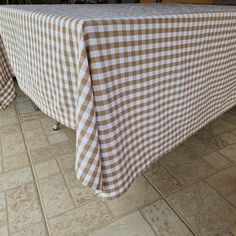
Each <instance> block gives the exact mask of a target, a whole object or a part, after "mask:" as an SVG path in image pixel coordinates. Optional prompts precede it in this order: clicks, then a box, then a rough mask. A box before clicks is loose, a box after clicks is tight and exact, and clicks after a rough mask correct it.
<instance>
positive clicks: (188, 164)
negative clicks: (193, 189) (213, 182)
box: [160, 146, 215, 184]
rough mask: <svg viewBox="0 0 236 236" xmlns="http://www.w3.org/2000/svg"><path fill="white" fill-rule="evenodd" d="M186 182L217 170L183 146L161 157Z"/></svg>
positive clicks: (168, 167) (161, 160)
mask: <svg viewBox="0 0 236 236" xmlns="http://www.w3.org/2000/svg"><path fill="white" fill-rule="evenodd" d="M160 162H161V163H162V164H164V165H165V167H167V169H169V170H171V171H172V172H173V173H174V174H175V175H176V176H177V177H178V178H179V179H180V180H181V181H182V183H184V184H189V183H192V182H194V181H196V180H198V179H201V178H204V177H206V176H208V175H210V174H212V173H214V172H215V169H214V168H213V167H211V166H210V165H209V164H208V163H206V162H205V161H203V160H202V159H201V158H199V157H196V156H195V155H194V154H192V153H191V152H188V150H186V148H185V147H183V146H181V147H179V148H177V149H175V150H174V151H172V152H171V153H169V154H167V155H166V156H164V157H163V158H161V159H160Z"/></svg>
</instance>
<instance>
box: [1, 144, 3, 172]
mask: <svg viewBox="0 0 236 236" xmlns="http://www.w3.org/2000/svg"><path fill="white" fill-rule="evenodd" d="M2 172H3V157H2V146H1V140H0V174H1V173H2Z"/></svg>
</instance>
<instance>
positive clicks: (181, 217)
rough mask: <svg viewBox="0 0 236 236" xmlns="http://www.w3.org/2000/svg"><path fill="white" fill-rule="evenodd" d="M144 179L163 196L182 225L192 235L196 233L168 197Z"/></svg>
mask: <svg viewBox="0 0 236 236" xmlns="http://www.w3.org/2000/svg"><path fill="white" fill-rule="evenodd" d="M144 177H145V178H146V180H147V181H148V182H149V183H150V184H151V185H152V187H153V188H154V189H155V190H156V191H157V193H159V194H160V196H161V197H162V198H163V200H164V201H165V203H166V204H167V205H168V206H169V207H170V208H171V209H172V210H173V211H174V212H175V214H176V215H177V216H178V218H179V219H180V220H181V221H182V222H183V223H184V225H185V226H186V227H187V228H188V229H189V230H190V232H191V233H192V234H193V235H197V234H196V233H195V231H194V230H193V228H192V227H191V226H190V225H189V223H188V222H187V221H186V220H185V218H184V216H183V215H182V214H181V213H180V212H179V211H178V210H177V209H176V208H175V207H174V206H173V205H172V204H171V203H170V202H169V201H168V199H167V198H166V197H165V195H164V194H163V193H162V192H161V191H160V190H159V189H158V188H157V187H156V186H155V185H154V184H152V182H151V181H150V180H149V179H148V178H147V177H146V176H144Z"/></svg>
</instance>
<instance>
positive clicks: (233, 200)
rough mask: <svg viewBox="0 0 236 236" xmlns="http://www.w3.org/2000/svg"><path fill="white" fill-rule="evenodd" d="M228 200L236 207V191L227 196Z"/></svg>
mask: <svg viewBox="0 0 236 236" xmlns="http://www.w3.org/2000/svg"><path fill="white" fill-rule="evenodd" d="M227 200H228V201H230V202H231V203H232V204H233V205H234V206H235V207H236V191H234V192H232V193H230V194H229V195H228V196H227Z"/></svg>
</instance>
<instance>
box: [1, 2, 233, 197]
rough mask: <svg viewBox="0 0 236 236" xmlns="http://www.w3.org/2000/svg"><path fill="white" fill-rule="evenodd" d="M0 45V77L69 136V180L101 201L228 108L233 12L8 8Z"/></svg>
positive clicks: (189, 8) (3, 14)
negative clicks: (0, 59) (72, 133)
mask: <svg viewBox="0 0 236 236" xmlns="http://www.w3.org/2000/svg"><path fill="white" fill-rule="evenodd" d="M0 36H1V38H2V40H3V43H4V47H5V51H6V53H5V54H6V55H7V57H8V59H9V64H6V63H3V64H1V65H0V71H3V70H10V65H11V67H12V69H13V71H14V74H15V75H16V78H17V80H18V83H19V86H20V88H21V89H22V90H23V91H24V93H25V94H26V95H28V96H29V97H30V98H31V99H32V100H33V101H34V102H35V103H36V105H37V106H38V107H39V108H40V109H41V110H42V111H43V112H45V113H46V114H48V115H49V116H50V117H52V118H54V119H56V120H57V121H59V122H61V123H63V124H64V125H66V126H68V127H70V128H72V129H75V130H76V142H77V143H76V145H77V150H76V174H77V177H78V179H80V180H81V182H82V183H83V184H84V185H86V186H90V187H92V188H94V189H95V190H97V192H98V194H99V195H100V196H101V197H103V198H108V199H111V198H116V197H118V196H120V195H121V194H122V193H124V192H125V191H126V190H127V189H128V187H129V186H130V184H131V183H132V182H133V181H134V179H135V177H136V176H137V175H138V174H140V173H141V172H142V171H143V170H145V169H146V168H147V167H149V166H150V165H151V164H152V163H153V162H155V161H156V160H157V159H158V158H159V157H161V156H163V155H164V154H165V153H167V152H169V151H170V150H172V149H173V148H174V147H175V146H177V145H178V144H180V143H181V142H183V141H184V140H185V139H186V138H187V137H189V136H190V135H192V134H193V133H194V132H196V131H197V130H199V129H200V128H201V127H203V126H204V125H206V124H207V123H208V122H210V121H211V120H213V119H215V118H216V117H217V116H219V115H220V114H222V113H223V112H225V111H226V110H228V109H230V108H231V107H232V106H234V105H235V104H236V60H235V59H236V8H234V7H230V8H229V7H220V6H200V5H198V6H197V5H195V6H194V5H184V6H182V5H159V4H154V5H135V4H134V5H74V6H73V5H54V6H53V5H49V6H47V5H43V6H39V5H35V6H7V7H0ZM3 51H4V50H3ZM6 55H5V56H6ZM0 78H1V81H3V80H4V76H2V75H1V77H0ZM6 78H7V75H6ZM11 88H12V93H13V90H14V89H13V87H11ZM4 96H5V95H4ZM5 97H7V96H5ZM12 98H13V97H12V96H11V97H9V98H8V101H9V99H12Z"/></svg>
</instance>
